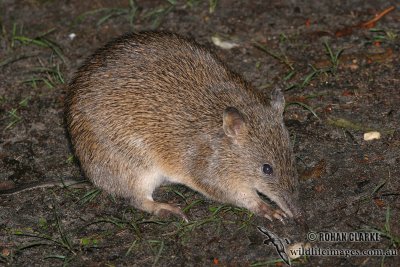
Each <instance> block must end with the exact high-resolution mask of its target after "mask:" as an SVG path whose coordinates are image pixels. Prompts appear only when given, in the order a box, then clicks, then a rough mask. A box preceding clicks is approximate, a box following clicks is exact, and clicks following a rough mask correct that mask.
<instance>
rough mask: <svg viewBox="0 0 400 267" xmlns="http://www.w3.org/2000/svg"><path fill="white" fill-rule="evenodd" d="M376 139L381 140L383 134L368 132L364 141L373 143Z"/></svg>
mask: <svg viewBox="0 0 400 267" xmlns="http://www.w3.org/2000/svg"><path fill="white" fill-rule="evenodd" d="M374 139H381V133H380V132H377V131H372V132H367V133H364V140H365V141H371V140H374Z"/></svg>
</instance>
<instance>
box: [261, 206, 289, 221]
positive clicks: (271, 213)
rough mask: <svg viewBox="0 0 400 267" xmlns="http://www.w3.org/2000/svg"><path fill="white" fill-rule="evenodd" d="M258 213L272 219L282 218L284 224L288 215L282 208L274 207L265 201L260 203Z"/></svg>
mask: <svg viewBox="0 0 400 267" xmlns="http://www.w3.org/2000/svg"><path fill="white" fill-rule="evenodd" d="M257 214H258V215H259V216H261V217H264V218H267V219H269V220H270V221H272V218H275V219H278V220H280V221H281V222H282V223H283V224H284V220H283V219H284V218H286V217H287V215H286V214H285V213H284V212H283V211H282V210H281V209H273V208H271V207H270V206H269V205H267V204H265V203H259V204H258V210H257Z"/></svg>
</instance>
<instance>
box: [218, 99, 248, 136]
mask: <svg viewBox="0 0 400 267" xmlns="http://www.w3.org/2000/svg"><path fill="white" fill-rule="evenodd" d="M244 126H245V121H244V117H243V115H242V114H241V113H240V112H239V110H237V109H236V108H234V107H227V108H226V109H225V110H224V115H223V124H222V127H223V128H224V132H225V134H226V135H227V136H229V137H232V138H235V137H237V136H238V135H239V134H240V133H241V132H243V128H244Z"/></svg>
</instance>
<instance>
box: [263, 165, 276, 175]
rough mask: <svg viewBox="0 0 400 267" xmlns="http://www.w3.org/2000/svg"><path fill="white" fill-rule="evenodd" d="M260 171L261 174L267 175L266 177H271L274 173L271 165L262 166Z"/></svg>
mask: <svg viewBox="0 0 400 267" xmlns="http://www.w3.org/2000/svg"><path fill="white" fill-rule="evenodd" d="M262 171H263V173H265V174H267V175H271V174H272V173H273V172H274V171H273V170H272V167H271V165H269V164H264V165H263V167H262Z"/></svg>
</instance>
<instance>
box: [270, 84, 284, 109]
mask: <svg viewBox="0 0 400 267" xmlns="http://www.w3.org/2000/svg"><path fill="white" fill-rule="evenodd" d="M271 107H272V108H273V109H275V110H276V111H277V112H278V113H279V114H283V111H284V110H285V97H284V96H283V93H282V91H281V89H280V88H275V89H274V90H273V91H272V93H271Z"/></svg>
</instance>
